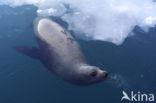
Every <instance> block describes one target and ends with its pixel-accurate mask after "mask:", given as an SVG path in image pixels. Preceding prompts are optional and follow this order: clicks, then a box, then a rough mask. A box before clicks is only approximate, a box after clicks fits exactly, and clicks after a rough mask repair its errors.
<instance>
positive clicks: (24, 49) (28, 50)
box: [13, 46, 41, 59]
mask: <svg viewBox="0 0 156 103" xmlns="http://www.w3.org/2000/svg"><path fill="white" fill-rule="evenodd" d="M13 48H14V49H15V50H16V51H18V52H20V53H22V54H25V55H27V56H29V57H31V58H34V59H40V58H41V53H40V49H39V48H37V47H33V46H16V47H13Z"/></svg>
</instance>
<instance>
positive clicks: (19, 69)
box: [0, 6, 156, 103]
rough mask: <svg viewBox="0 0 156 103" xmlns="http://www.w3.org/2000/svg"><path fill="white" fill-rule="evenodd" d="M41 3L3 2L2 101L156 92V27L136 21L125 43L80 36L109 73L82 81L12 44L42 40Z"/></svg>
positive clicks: (93, 99)
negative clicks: (67, 78) (36, 25)
mask: <svg viewBox="0 0 156 103" xmlns="http://www.w3.org/2000/svg"><path fill="white" fill-rule="evenodd" d="M36 9H37V8H35V7H34V6H23V7H18V8H10V7H8V6H0V103H121V101H120V100H121V97H122V90H125V91H127V92H128V91H136V92H137V91H140V92H141V93H154V94H155V95H156V28H152V29H150V31H149V32H148V33H145V32H143V31H142V30H141V29H139V28H138V27H136V28H135V29H134V32H135V36H131V37H129V38H128V39H126V41H125V42H124V44H122V45H120V46H116V45H114V44H111V43H108V42H100V41H83V40H78V42H79V44H80V46H81V47H82V51H83V52H84V54H85V56H86V58H87V60H88V61H89V63H90V64H92V65H96V66H99V67H100V68H103V69H105V70H107V71H108V72H109V73H110V75H109V77H108V79H107V80H106V81H104V82H102V83H99V84H95V85H91V86H87V87H79V86H74V85H71V84H68V83H66V82H64V81H63V80H61V79H60V78H59V77H57V76H55V75H54V74H53V73H51V72H49V71H48V70H47V69H46V68H45V67H44V66H43V65H42V64H41V63H40V61H37V60H34V59H31V58H29V57H27V56H25V55H22V54H20V53H17V52H16V51H14V50H13V49H12V47H13V46H19V45H31V46H32V45H34V46H36V45H37V43H36V40H35V38H34V35H33V34H34V32H33V23H32V22H33V20H34V19H35V17H36V16H37V14H36ZM56 20H57V19H56ZM57 21H58V20H57ZM64 26H66V25H64ZM126 103H128V102H127V101H126Z"/></svg>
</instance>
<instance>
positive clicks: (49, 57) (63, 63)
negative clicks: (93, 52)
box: [14, 17, 108, 85]
mask: <svg viewBox="0 0 156 103" xmlns="http://www.w3.org/2000/svg"><path fill="white" fill-rule="evenodd" d="M34 24H35V25H34V30H35V37H36V40H37V43H38V44H39V48H37V47H27V46H24V47H23V46H22V47H19V46H18V47H14V48H15V49H16V50H17V51H19V52H22V53H24V54H26V55H28V56H30V57H32V58H36V59H39V60H40V61H41V62H42V63H43V64H44V65H45V66H46V67H47V68H48V69H49V70H50V71H52V72H53V73H55V74H56V75H58V76H60V77H61V78H62V79H64V80H66V81H68V82H70V83H72V84H77V85H90V84H93V83H96V82H100V81H102V80H104V79H105V78H106V77H107V75H108V73H107V72H106V71H103V70H101V69H99V68H98V67H96V66H91V65H89V64H88V63H87V61H86V60H85V57H84V56H83V54H82V52H81V50H80V47H79V45H78V43H77V42H76V40H75V39H74V38H73V37H72V35H71V34H70V33H69V32H67V31H66V30H65V29H64V28H63V27H62V26H61V25H59V24H58V23H56V22H54V21H53V20H51V19H50V18H46V17H43V18H37V19H36V20H35V23H34Z"/></svg>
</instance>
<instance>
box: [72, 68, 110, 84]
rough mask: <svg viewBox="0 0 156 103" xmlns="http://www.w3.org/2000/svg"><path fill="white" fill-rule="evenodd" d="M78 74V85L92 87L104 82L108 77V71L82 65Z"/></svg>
mask: <svg viewBox="0 0 156 103" xmlns="http://www.w3.org/2000/svg"><path fill="white" fill-rule="evenodd" d="M78 70H79V72H77V74H76V75H77V76H76V77H77V78H76V80H75V83H76V84H78V85H90V84H94V83H97V82H100V81H103V80H105V79H106V77H107V76H108V73H107V72H106V71H103V70H101V69H100V68H98V67H96V66H90V65H81V66H79V69H78Z"/></svg>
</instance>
